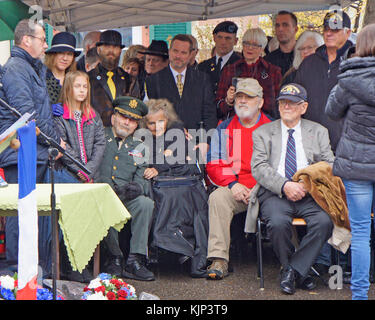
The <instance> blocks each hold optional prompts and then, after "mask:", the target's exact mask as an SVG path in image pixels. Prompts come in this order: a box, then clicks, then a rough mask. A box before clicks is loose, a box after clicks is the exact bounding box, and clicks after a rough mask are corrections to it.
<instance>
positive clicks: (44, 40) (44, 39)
mask: <svg viewBox="0 0 375 320" xmlns="http://www.w3.org/2000/svg"><path fill="white" fill-rule="evenodd" d="M28 36H29V37H33V38H36V39H39V40H40V41H42V43H45V42H46V40H47V39H46V38H45V37H43V38H39V37H36V36H33V35H32V34H29V35H28Z"/></svg>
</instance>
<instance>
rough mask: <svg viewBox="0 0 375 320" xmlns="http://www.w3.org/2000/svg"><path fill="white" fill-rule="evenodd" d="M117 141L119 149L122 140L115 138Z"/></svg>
mask: <svg viewBox="0 0 375 320" xmlns="http://www.w3.org/2000/svg"><path fill="white" fill-rule="evenodd" d="M115 139H116V143H117V146H118V147H119V146H120V142H121V141H122V138H120V137H115Z"/></svg>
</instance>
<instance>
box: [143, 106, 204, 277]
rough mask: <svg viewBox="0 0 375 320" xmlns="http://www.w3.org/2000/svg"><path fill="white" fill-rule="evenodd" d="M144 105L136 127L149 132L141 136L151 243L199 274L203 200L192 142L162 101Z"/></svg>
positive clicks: (202, 256) (201, 185)
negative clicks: (146, 149)
mask: <svg viewBox="0 0 375 320" xmlns="http://www.w3.org/2000/svg"><path fill="white" fill-rule="evenodd" d="M147 105H148V107H149V112H148V114H147V116H146V117H145V119H144V123H143V125H142V126H143V127H146V128H147V129H148V130H149V133H150V134H151V135H150V136H149V137H146V139H145V143H146V145H148V146H149V148H150V165H149V168H148V169H146V170H145V173H144V176H145V178H146V179H152V192H153V198H154V201H155V211H154V227H153V231H152V242H151V246H152V247H154V248H159V249H163V250H162V251H164V250H166V251H168V252H173V253H175V254H178V257H179V262H180V263H184V262H185V261H187V260H190V261H191V271H190V274H191V276H192V277H205V276H206V257H207V240H208V205H207V193H206V190H205V188H204V185H203V182H202V175H201V174H200V169H199V166H198V165H197V164H195V163H194V161H193V159H194V156H193V154H194V153H193V145H194V144H193V143H190V142H189V140H188V139H187V138H186V134H185V132H184V128H183V125H182V123H181V121H180V120H179V119H178V117H177V115H176V112H175V111H174V108H173V106H172V104H171V103H170V102H169V101H168V100H166V99H158V100H155V99H152V100H149V101H148V102H147ZM189 153H190V154H189ZM159 251H160V250H159ZM190 258H191V259H190Z"/></svg>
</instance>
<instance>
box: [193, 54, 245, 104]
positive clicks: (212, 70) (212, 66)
mask: <svg viewBox="0 0 375 320" xmlns="http://www.w3.org/2000/svg"><path fill="white" fill-rule="evenodd" d="M241 58H242V57H241V55H239V54H238V53H237V52H234V51H233V53H232V55H231V56H230V58H229V59H228V61H227V63H226V64H225V65H223V67H222V68H221V70H218V69H217V68H216V56H214V57H212V58H210V59H207V60H205V61H203V62H201V63H200V64H199V65H198V70H199V71H203V72H206V73H208V74H209V75H210V78H211V81H212V84H213V87H214V96H215V97H216V91H217V86H218V84H219V81H220V75H221V71H222V70H223V68H224V67H225V66H227V65H229V64H232V63H234V62H236V61H237V60H239V59H241Z"/></svg>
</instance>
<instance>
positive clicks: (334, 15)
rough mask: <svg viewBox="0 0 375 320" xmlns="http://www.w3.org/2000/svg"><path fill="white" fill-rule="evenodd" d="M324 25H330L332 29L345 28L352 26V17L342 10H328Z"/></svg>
mask: <svg viewBox="0 0 375 320" xmlns="http://www.w3.org/2000/svg"><path fill="white" fill-rule="evenodd" d="M323 27H328V28H330V29H332V30H337V29H344V28H349V29H350V27H351V22H350V18H349V16H348V15H347V13H345V12H344V11H342V10H333V11H330V12H328V13H327V14H326V15H325V17H324V20H323Z"/></svg>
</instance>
